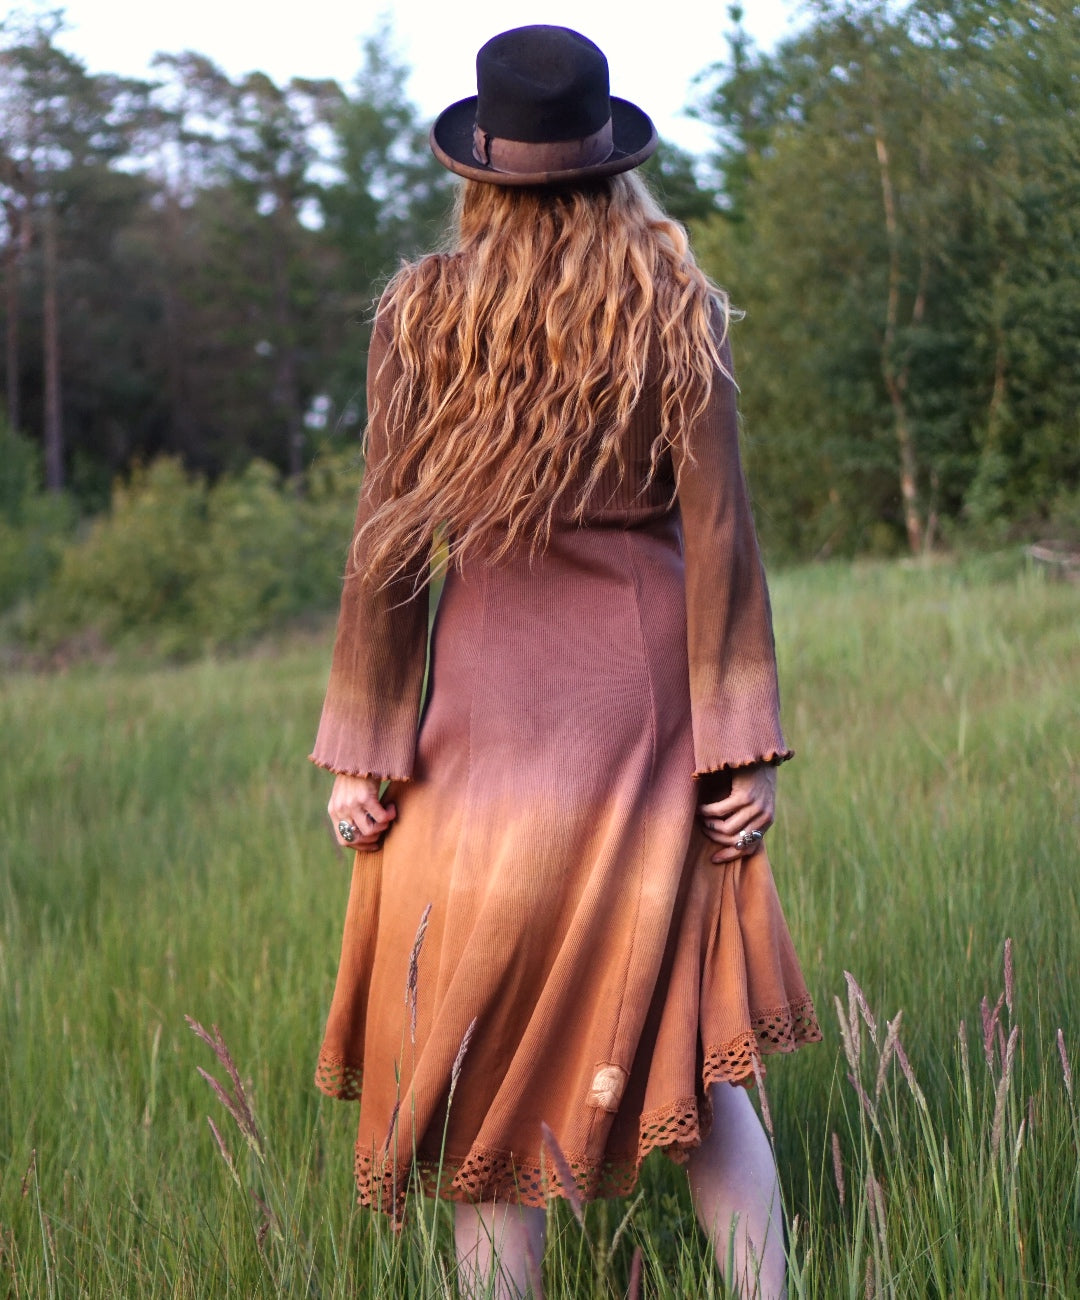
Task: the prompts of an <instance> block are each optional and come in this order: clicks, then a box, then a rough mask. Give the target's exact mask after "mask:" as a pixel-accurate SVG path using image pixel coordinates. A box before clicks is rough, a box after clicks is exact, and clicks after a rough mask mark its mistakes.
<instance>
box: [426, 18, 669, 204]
mask: <svg viewBox="0 0 1080 1300" xmlns="http://www.w3.org/2000/svg"><path fill="white" fill-rule="evenodd" d="M476 88H477V93H476V94H475V95H472V96H470V98H468V99H462V100H459V101H458V102H457V103H456V104H451V105H450V107H449V108H448V109H446V110H445V111H444V112H442V113H440V114H439V116H438V117H437V118H436V119H435V124H434V126H432V128H431V149H432V152H433V153H434V154H435V157H436V158H438V160H439V162H441V163H442V165H443V166H444V167H449V169H450V170H451V171H452V172H457V173H458V175H459V176H467V177H469V179H470V180H474V181H487V182H488V183H489V184H492V185H551V184H559V183H561V182H563V181H577V180H584V179H586V178H588V177H591V176H613V175H614V174H615V173H616V172H625V171H629V170H630V169H631V168H632V167H637V166H638V165H639V164H640V163H643V162H644V161H645V159H646V158H648V156H649V155H650V154H651V153H652V152H653V150H654V149H655V148H656V144H657V140H656V128H655V127H654V126H653V124H652V122H651V121H650V120H649V117H648V116H647V115H646V114H645V113H643V112H642V111H641V109H640V108H638V107H637V105H636V104H631V103H630V102H629V100H626V99H616V98H614V97H613V96H612V95H611V94H610V93H609V90H608V65H607V59H606V58H604V54H603V51H602V50H600V49H599V48H598V47H597V46H595V45H594V44H593V43H592V41H590V40H588V39H587V38H586V37H584V36H582V35H581V34H580V33H579V32H575V31H571V30H570V28H569V27H547V26H543V25H538V26H533V27H515V28H514V29H513V31H509V32H501V33H500V34H499V35H498V36H493V37H492V38H491V40H490V41H488V42H487V44H486V45H484V46H483V47H482V48H481V50H480V53H479V54H477V56H476Z"/></svg>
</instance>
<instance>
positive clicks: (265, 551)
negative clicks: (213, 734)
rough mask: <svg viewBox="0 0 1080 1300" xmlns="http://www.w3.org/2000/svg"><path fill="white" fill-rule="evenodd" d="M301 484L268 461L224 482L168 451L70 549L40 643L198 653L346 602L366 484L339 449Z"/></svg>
mask: <svg viewBox="0 0 1080 1300" xmlns="http://www.w3.org/2000/svg"><path fill="white" fill-rule="evenodd" d="M309 477H310V491H309V493H308V494H307V495H299V494H298V492H297V491H296V490H295V488H293V487H290V486H288V485H286V484H285V483H284V482H283V480H282V478H281V476H280V474H279V473H278V471H277V470H275V469H274V468H273V467H272V466H270V465H268V464H266V463H265V462H263V461H253V462H252V463H251V464H250V465H249V466H248V467H247V468H246V469H245V470H243V471H242V472H241V473H240V474H238V475H235V476H229V475H227V476H225V477H223V478H221V479H219V480H218V482H217V483H215V484H214V485H213V486H208V485H207V484H206V482H205V481H204V480H203V479H201V478H198V477H195V476H191V475H189V474H188V473H187V472H186V471H185V470H184V469H183V467H182V465H181V464H180V463H179V461H177V460H175V459H169V458H162V459H160V460H157V461H155V462H154V463H153V464H151V465H150V466H149V467H147V468H146V469H140V470H137V471H136V472H135V473H133V474H132V476H131V477H130V479H128V480H127V481H123V482H119V483H117V485H116V487H115V488H114V491H113V499H112V507H111V510H110V511H109V513H108V514H106V515H103V516H101V517H99V518H98V519H95V520H94V521H93V522H92V523H91V525H90V526H89V529H88V530H87V532H86V535H85V536H83V537H80V538H76V539H74V540H73V541H71V542H70V543H69V544H68V545H67V547H66V548H65V550H64V552H63V555H62V558H61V561H60V565H59V568H58V571H57V573H56V577H55V579H54V581H53V582H52V583H51V585H50V586H49V587H48V588H47V590H45V591H44V592H43V593H42V594H41V596H40V597H39V598H38V600H37V602H36V603H35V605H34V607H33V608H32V610H31V611H30V613H29V615H28V616H27V618H26V620H25V624H24V629H23V632H24V637H25V638H26V640H27V641H29V643H30V644H32V645H36V646H38V647H40V648H42V649H45V650H50V651H57V650H65V649H70V648H71V647H72V646H73V645H74V646H79V645H82V646H86V645H89V646H92V647H125V646H126V647H133V646H141V647H143V648H149V649H152V650H154V651H155V652H157V653H159V654H166V655H180V656H185V655H191V654H194V653H198V652H200V651H203V650H206V649H212V648H214V647H218V646H223V645H232V644H235V643H237V642H241V641H244V640H248V639H250V638H251V637H253V636H256V635H258V634H260V633H262V632H265V631H267V630H268V629H271V628H274V627H277V626H280V625H281V624H282V623H284V622H285V621H287V620H289V619H293V618H296V617H297V616H299V615H302V614H306V613H308V612H310V611H318V610H325V609H329V608H333V606H334V605H335V603H336V601H337V598H338V595H339V593H340V579H341V574H342V572H343V571H344V554H345V546H346V544H347V542H348V538H349V529H350V523H351V519H352V515H353V511H354V509H355V502H356V494H357V490H358V486H359V458H358V456H357V455H356V454H355V453H352V454H349V453H337V454H336V455H332V456H328V457H325V458H323V459H322V460H320V461H317V462H316V463H315V465H314V466H313V467H312V469H311V470H310V472H309Z"/></svg>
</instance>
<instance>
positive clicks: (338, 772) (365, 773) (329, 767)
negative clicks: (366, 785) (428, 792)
mask: <svg viewBox="0 0 1080 1300" xmlns="http://www.w3.org/2000/svg"><path fill="white" fill-rule="evenodd" d="M308 762H309V763H314V764H315V766H316V767H321V768H322V769H323V770H324V771H326V772H333V774H334V775H335V776H355V777H367V778H368V779H370V780H372V781H395V782H398V783H404V782H406V781H411V780H412V776H411V775H410V776H392V775H391V774H390V773H389V772H372V771H371V770H370V769H367V770H365V769H364V768H359V767H335V766H334V764H333V763H330V762H327V760H326V759H324V758H319V756H318V755H317V754H315V753H311V754H309V755H308Z"/></svg>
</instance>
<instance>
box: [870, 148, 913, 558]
mask: <svg viewBox="0 0 1080 1300" xmlns="http://www.w3.org/2000/svg"><path fill="white" fill-rule="evenodd" d="M874 135H875V140H874V144H875V147H876V149H877V159H878V169H879V171H880V173H881V199H882V204H883V206H884V209H885V233H886V236H887V237H888V243H889V294H888V299H887V302H886V306H885V337H884V339H883V340H882V346H881V372H882V377H883V378H884V380H885V389H886V391H887V393H888V394H889V402H890V404H891V406H892V411H893V429H894V431H895V433H896V443H897V448H898V451H899V455H900V498H901V500H902V502H903V507H904V526H905V528H906V530H907V539H908V546H909V548H910V549H911V553H912V554H913V555H919V554H921V552H922V549H923V544H924V534H923V526H922V515H921V513H920V510H919V475H918V459H917V457H916V455H915V439H914V437H913V435H912V431H911V421H910V419H909V417H908V410H907V402H906V401H905V400H904V390H905V389H906V388H907V380H908V368H907V366H904V367H903V368H899V369H898V368H897V365H896V357H895V351H896V327H897V319H898V317H899V314H900V235H899V229H898V226H897V219H896V199H895V197H894V195H893V185H892V173H891V171H890V169H889V151H888V147H887V145H886V143H885V136H884V133H883V132H882V130H881V129H880V127H876V128H875V131H874ZM920 270H922V268H920ZM922 278H923V277H922V274H920V287H919V293H918V294H917V296H916V308H915V310H916V312H917V314H918V315H919V316H920V317H921V315H922V310H923V304H924V302H925V286H924V285H923V284H922Z"/></svg>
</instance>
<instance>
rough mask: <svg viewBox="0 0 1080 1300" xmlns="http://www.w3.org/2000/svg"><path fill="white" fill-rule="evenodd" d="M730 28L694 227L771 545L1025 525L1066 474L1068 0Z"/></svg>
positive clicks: (1074, 181) (1073, 415)
mask: <svg viewBox="0 0 1080 1300" xmlns="http://www.w3.org/2000/svg"><path fill="white" fill-rule="evenodd" d="M731 46H732V48H731V56H730V58H729V60H728V62H727V63H726V64H725V65H724V66H723V67H722V68H720V69H716V70H714V73H715V80H714V84H713V90H712V92H711V94H710V96H709V98H708V100H707V101H706V103H705V104H704V106H703V109H702V111H703V114H704V115H705V116H706V117H707V118H708V119H709V120H711V121H712V122H713V123H714V124H715V125H716V127H717V130H718V136H719V142H720V149H719V153H718V155H717V158H716V160H715V161H716V164H717V166H718V168H719V170H720V172H721V174H722V176H723V178H724V189H725V194H724V203H723V204H722V212H721V213H718V214H717V215H714V216H712V217H710V218H708V219H706V220H705V221H703V222H701V223H699V225H698V227H697V230H696V236H697V238H696V246H697V248H698V250H699V252H700V254H701V258H702V261H703V263H704V264H705V265H706V267H707V268H708V270H709V271H710V272H711V273H712V274H713V275H714V276H715V277H716V278H717V279H718V280H719V281H720V282H721V283H722V284H724V285H725V286H726V287H728V288H729V289H730V291H731V293H732V296H733V298H734V300H735V301H736V302H737V303H738V305H739V306H741V307H742V308H744V309H745V311H746V319H745V321H744V323H743V324H742V325H740V326H739V327H738V328H737V330H736V333H735V347H736V361H737V364H738V365H739V368H740V372H741V376H742V379H743V381H744V396H743V411H744V416H745V420H746V430H747V435H748V438H747V447H748V457H747V458H748V461H749V467H750V477H751V482H752V484H753V486H754V489H755V496H756V498H757V501H758V504H759V508H760V510H761V515H760V518H761V524H762V531H763V533H764V534H765V538H766V541H767V543H768V545H769V547H770V549H772V550H773V552H774V553H778V554H787V555H808V554H810V555H827V554H830V553H846V554H850V553H854V552H857V551H864V552H865V551H868V550H869V551H872V552H878V553H881V552H886V553H887V552H888V551H890V550H892V549H895V548H896V547H898V546H904V545H905V542H906V541H907V543H908V544H910V540H911V524H912V521H914V523H915V524H916V525H917V526H918V527H920V528H921V530H922V532H923V533H924V536H925V538H926V539H927V540H928V541H929V542H931V543H932V541H933V538H934V536H935V532H936V530H940V529H941V528H942V527H944V530H945V531H946V532H947V533H948V534H949V535H950V536H952V537H955V536H956V535H957V534H958V532H962V531H963V529H964V528H966V527H970V528H972V529H974V530H975V531H976V532H977V533H978V535H980V536H982V537H984V538H989V539H991V540H993V539H994V538H995V537H996V538H997V539H998V540H999V541H1000V540H1003V539H1005V538H1007V537H1010V536H1017V535H1020V534H1023V533H1027V534H1028V535H1030V534H1031V533H1035V534H1036V535H1038V534H1039V533H1040V532H1041V531H1042V530H1043V528H1044V527H1045V526H1046V523H1047V520H1048V516H1049V513H1050V511H1051V509H1052V505H1051V503H1052V501H1053V499H1054V498H1055V497H1056V496H1057V495H1058V494H1059V493H1060V492H1061V491H1063V490H1064V491H1066V492H1069V491H1075V490H1076V489H1077V487H1078V486H1080V425H1078V423H1077V419H1078V417H1077V412H1078V410H1080V393H1078V392H1077V391H1076V385H1077V383H1078V378H1077V376H1078V373H1080V372H1078V370H1077V366H1076V364H1075V362H1076V355H1077V347H1078V345H1080V316H1078V314H1077V307H1076V304H1077V303H1078V302H1080V224H1078V220H1080V219H1078V217H1077V213H1078V212H1080V204H1078V203H1077V195H1078V193H1080V191H1078V189H1077V186H1078V185H1080V172H1078V171H1077V168H1076V158H1077V157H1078V156H1080V152H1078V148H1080V136H1078V134H1077V129H1076V123H1077V121H1078V120H1080V114H1078V113H1077V107H1078V105H1080V101H1078V99H1077V83H1076V79H1075V75H1074V72H1075V68H1076V66H1077V63H1078V62H1080V11H1077V10H1076V9H1075V7H1069V6H1057V7H1054V8H1053V9H1052V10H1047V9H1046V7H1045V6H1042V5H1039V4H1037V3H1034V2H1033V0H1032V2H1029V0H1020V2H1018V3H1016V4H1010V5H1009V6H1007V7H1005V9H1004V10H1003V8H1002V7H1001V6H998V5H987V4H984V3H982V0H955V2H954V3H950V4H947V5H944V6H942V5H928V4H922V3H919V2H918V0H916V2H914V3H908V4H906V5H904V6H902V7H901V8H899V9H898V8H897V7H896V6H891V5H885V4H882V3H878V2H877V0H860V2H859V3H853V4H852V3H846V0H837V2H836V3H832V0H822V3H819V4H816V5H815V6H814V10H813V18H812V21H811V22H810V23H809V24H808V26H807V27H806V28H805V30H804V31H803V32H801V33H800V34H799V35H798V36H796V37H793V38H791V39H790V40H789V41H787V42H786V43H785V44H783V45H781V46H780V48H779V49H778V50H777V51H775V53H773V54H762V53H759V52H757V51H755V50H753V49H752V47H751V46H750V45H749V43H748V41H747V39H746V37H745V34H744V33H742V32H740V30H739V29H738V28H736V29H735V31H734V33H733V34H732V37H731ZM1070 70H1071V71H1070ZM905 454H906V455H907V456H908V457H909V465H910V472H911V483H910V491H911V495H910V500H908V499H907V498H906V497H905V498H903V499H902V496H901V489H902V484H903V478H904V472H905V468H906V467H905V463H904V457H905ZM936 535H938V536H940V531H937V532H936ZM924 544H926V543H925V542H924Z"/></svg>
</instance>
